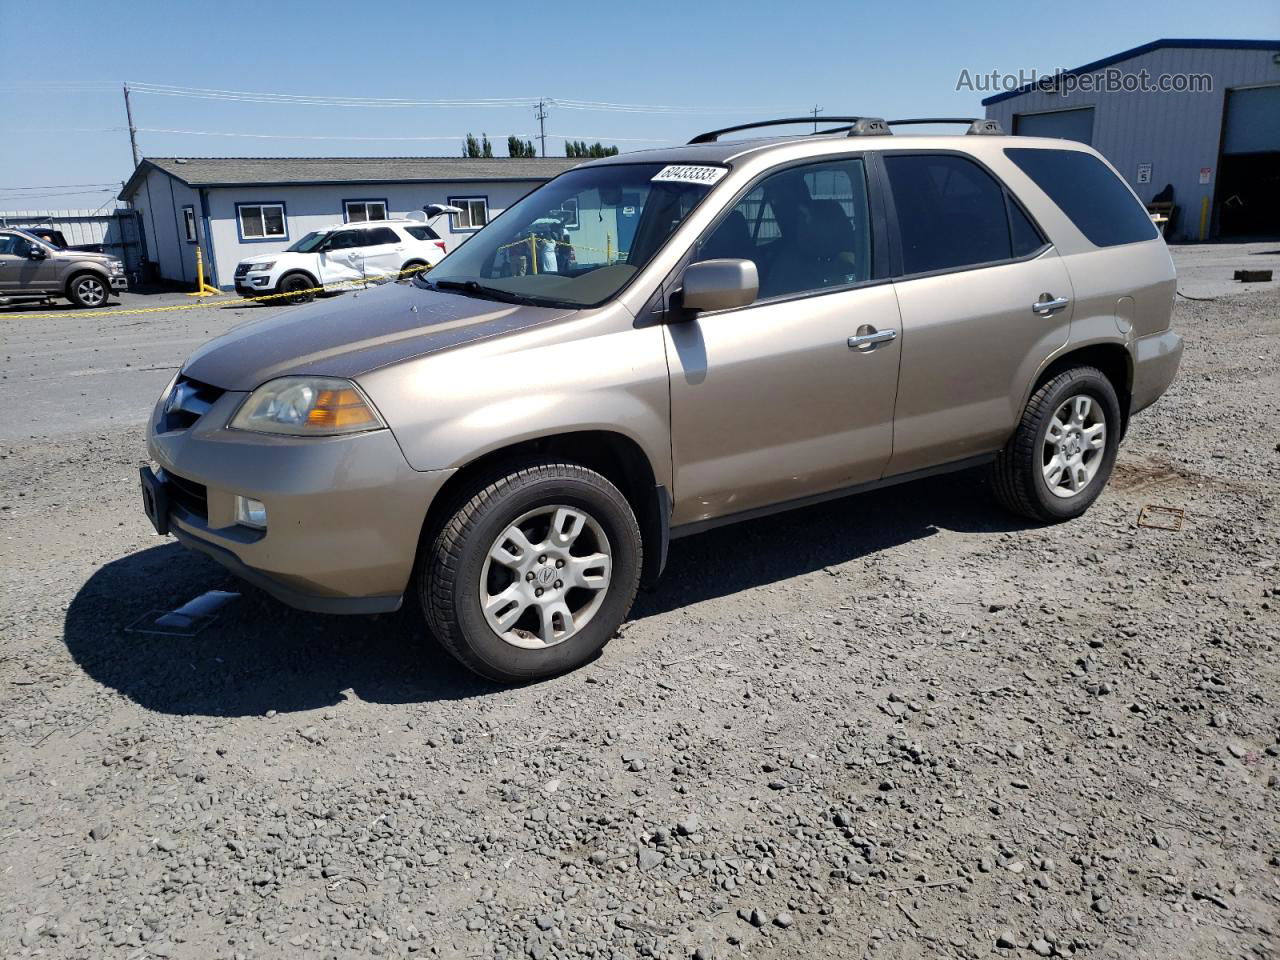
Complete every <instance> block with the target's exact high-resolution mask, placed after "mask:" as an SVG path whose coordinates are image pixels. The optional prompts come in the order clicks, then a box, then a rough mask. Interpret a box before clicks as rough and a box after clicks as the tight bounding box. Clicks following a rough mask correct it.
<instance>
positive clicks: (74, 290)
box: [67, 273, 110, 308]
mask: <svg viewBox="0 0 1280 960" xmlns="http://www.w3.org/2000/svg"><path fill="white" fill-rule="evenodd" d="M109 294H110V290H109V288H108V287H107V281H105V280H103V279H102V278H101V277H100V276H98V275H97V274H96V273H81V274H77V275H76V276H74V277H72V278H71V282H70V283H69V284H67V298H68V299H69V300H70V301H71V302H72V303H74V304H75V305H76V306H77V307H88V308H94V307H102V306H106V303H107V297H108V296H109Z"/></svg>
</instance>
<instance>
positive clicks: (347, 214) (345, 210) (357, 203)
mask: <svg viewBox="0 0 1280 960" xmlns="http://www.w3.org/2000/svg"><path fill="white" fill-rule="evenodd" d="M374 204H377V205H378V206H380V207H382V216H380V217H371V216H369V207H370V206H372V205H374ZM352 207H362V208H363V210H362V214H363V216H362V217H361V219H359V220H357V219H356V218H355V217H353V216H352V215H351V208H352ZM389 219H391V218H390V216H389V215H388V212H387V201H386V200H343V201H342V220H343V222H344V223H376V222H377V221H379V220H389Z"/></svg>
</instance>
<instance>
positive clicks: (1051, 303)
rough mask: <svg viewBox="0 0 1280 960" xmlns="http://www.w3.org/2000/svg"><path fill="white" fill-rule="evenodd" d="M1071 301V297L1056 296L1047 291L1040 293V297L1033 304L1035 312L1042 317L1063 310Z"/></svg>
mask: <svg viewBox="0 0 1280 960" xmlns="http://www.w3.org/2000/svg"><path fill="white" fill-rule="evenodd" d="M1070 302H1071V298H1070V297H1054V296H1050V295H1049V294H1047V293H1042V294H1040V299H1039V300H1037V301H1036V302H1035V303H1033V304H1032V305H1031V310H1032V312H1033V313H1038V314H1039V315H1040V316H1042V317H1047V316H1048V315H1049V314H1051V313H1054V312H1056V311H1058V310H1061V309H1062V308H1063V307H1065V306H1066V305H1067V304H1069V303H1070Z"/></svg>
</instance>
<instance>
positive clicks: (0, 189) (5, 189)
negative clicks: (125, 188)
mask: <svg viewBox="0 0 1280 960" xmlns="http://www.w3.org/2000/svg"><path fill="white" fill-rule="evenodd" d="M114 186H115V181H114V180H113V181H111V182H110V183H46V184H43V185H41V186H36V187H0V193H13V192H15V191H17V190H63V189H66V188H69V187H102V188H104V189H105V188H106V187H114Z"/></svg>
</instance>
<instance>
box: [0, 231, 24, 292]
mask: <svg viewBox="0 0 1280 960" xmlns="http://www.w3.org/2000/svg"><path fill="white" fill-rule="evenodd" d="M19 239H20V238H19V237H18V235H17V234H16V233H0V294H3V293H10V294H12V293H16V292H17V291H18V284H19V282H20V274H21V271H22V268H23V267H24V266H25V265H26V257H24V256H20V255H19V253H18V249H17V248H18V240H19Z"/></svg>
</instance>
